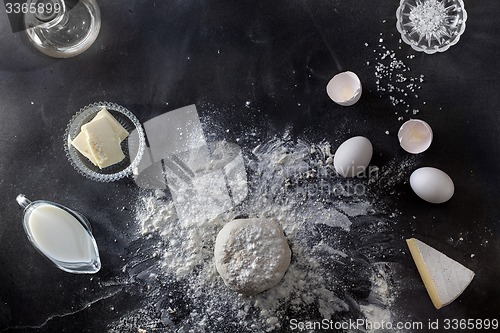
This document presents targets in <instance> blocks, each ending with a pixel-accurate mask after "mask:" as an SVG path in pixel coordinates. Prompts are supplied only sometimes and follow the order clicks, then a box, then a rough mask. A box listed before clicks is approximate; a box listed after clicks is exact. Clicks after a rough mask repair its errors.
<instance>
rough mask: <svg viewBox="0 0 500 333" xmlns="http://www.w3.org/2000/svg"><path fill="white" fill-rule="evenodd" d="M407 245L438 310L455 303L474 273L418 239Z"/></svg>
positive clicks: (413, 239)
mask: <svg viewBox="0 0 500 333" xmlns="http://www.w3.org/2000/svg"><path fill="white" fill-rule="evenodd" d="M406 243H407V244H408V247H409V248H410V252H411V255H412V257H413V260H414V261H415V264H416V265H417V269H418V272H419V273H420V276H421V277H422V280H423V282H424V285H425V289H427V292H428V293H429V296H430V298H431V300H432V304H434V306H435V307H436V309H440V308H442V307H443V306H446V305H448V304H450V303H451V302H453V301H454V300H455V299H456V298H457V297H458V296H460V295H461V294H462V293H463V291H464V290H465V289H466V288H467V286H468V285H469V284H470V282H471V281H472V279H473V278H474V272H473V271H471V270H470V269H468V268H467V267H465V266H463V265H462V264H460V263H459V262H457V261H455V260H453V259H451V258H449V257H448V256H446V255H445V254H443V253H441V252H439V251H438V250H436V249H434V248H432V247H430V246H429V245H427V244H425V243H423V242H421V241H419V240H418V239H415V238H411V239H407V240H406Z"/></svg>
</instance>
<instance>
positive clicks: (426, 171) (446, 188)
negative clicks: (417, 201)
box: [410, 167, 455, 204]
mask: <svg viewBox="0 0 500 333" xmlns="http://www.w3.org/2000/svg"><path fill="white" fill-rule="evenodd" d="M410 186H411V188H412V189H413V191H414V192H415V193H416V194H417V195H418V196H419V197H420V198H422V199H424V200H425V201H427V202H430V203H435V204H439V203H443V202H446V201H448V200H450V199H451V197H452V196H453V193H454V192H455V185H454V184H453V181H452V180H451V178H450V176H448V175H447V174H446V173H445V172H443V171H441V170H439V169H436V168H432V167H424V168H420V169H417V170H415V171H413V173H412V174H411V176H410Z"/></svg>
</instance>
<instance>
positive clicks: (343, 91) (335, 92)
mask: <svg viewBox="0 0 500 333" xmlns="http://www.w3.org/2000/svg"><path fill="white" fill-rule="evenodd" d="M361 91H362V88H361V81H360V80H359V78H358V76H357V75H356V74H354V73H353V72H342V73H339V74H337V75H335V76H334V77H333V78H332V79H331V80H330V82H328V85H327V86H326V93H327V94H328V96H329V97H330V98H331V99H332V100H333V101H334V102H335V103H337V104H340V105H343V106H351V105H353V104H354V103H356V102H357V101H359V99H360V98H361Z"/></svg>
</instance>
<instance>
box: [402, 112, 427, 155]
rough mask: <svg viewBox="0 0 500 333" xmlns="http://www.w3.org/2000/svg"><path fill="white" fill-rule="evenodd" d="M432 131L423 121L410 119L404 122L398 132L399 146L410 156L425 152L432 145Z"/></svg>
mask: <svg viewBox="0 0 500 333" xmlns="http://www.w3.org/2000/svg"><path fill="white" fill-rule="evenodd" d="M432 137H433V134H432V129H431V127H430V126H429V124H427V123H426V122H425V121H423V120H420V119H410V120H408V121H407V122H405V123H404V124H403V125H402V126H401V128H400V129H399V132H398V139H399V144H400V145H401V147H402V148H403V149H404V150H406V151H407V152H409V153H411V154H419V153H422V152H424V151H426V150H427V149H428V148H429V147H430V146H431V143H432Z"/></svg>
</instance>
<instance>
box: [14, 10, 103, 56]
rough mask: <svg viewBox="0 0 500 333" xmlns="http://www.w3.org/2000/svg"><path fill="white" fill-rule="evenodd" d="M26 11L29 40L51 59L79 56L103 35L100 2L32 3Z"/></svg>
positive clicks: (25, 20)
mask: <svg viewBox="0 0 500 333" xmlns="http://www.w3.org/2000/svg"><path fill="white" fill-rule="evenodd" d="M26 8H27V9H28V10H27V12H26V13H25V14H24V22H25V25H26V33H27V35H28V39H29V41H30V42H31V43H32V44H33V45H34V46H35V47H36V48H37V49H38V50H39V51H41V52H42V53H45V54H46V55H48V56H51V57H55V58H69V57H74V56H76V55H79V54H80V53H82V52H84V51H85V50H87V49H88V48H89V47H90V46H91V45H92V44H93V43H94V41H95V40H96V38H97V36H98V35H99V30H100V28H101V13H100V11H99V6H98V5H97V1H96V0H28V2H27V7H26Z"/></svg>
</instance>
